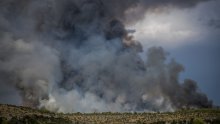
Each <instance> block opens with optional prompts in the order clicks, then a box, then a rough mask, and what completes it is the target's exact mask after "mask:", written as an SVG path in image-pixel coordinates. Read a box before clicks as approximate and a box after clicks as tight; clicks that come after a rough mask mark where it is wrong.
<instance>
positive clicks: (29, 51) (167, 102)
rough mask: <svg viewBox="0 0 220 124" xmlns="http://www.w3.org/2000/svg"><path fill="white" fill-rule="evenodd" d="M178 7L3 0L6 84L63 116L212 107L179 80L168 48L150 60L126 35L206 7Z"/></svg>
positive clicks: (147, 1) (0, 41)
mask: <svg viewBox="0 0 220 124" xmlns="http://www.w3.org/2000/svg"><path fill="white" fill-rule="evenodd" d="M177 1H178V0H166V2H165V1H164V2H162V1H159V0H154V1H153V0H143V1H141V0H140V1H138V0H120V1H119V0H108V1H107V0H62V1H60V0H37V1H36V0H19V1H17V0H1V1H0V83H1V85H4V88H5V86H7V87H8V89H16V92H18V93H19V96H20V97H21V99H22V105H24V106H29V107H34V108H45V109H48V110H50V111H57V112H94V111H96V112H106V111H112V112H125V111H173V110H176V109H180V108H184V107H193V108H203V107H205V108H207V107H212V102H211V101H210V100H209V99H208V98H207V96H206V95H205V94H204V93H202V92H201V91H200V90H199V89H198V87H197V84H196V82H195V81H193V80H191V79H186V80H185V81H184V82H180V81H179V79H178V78H179V74H180V73H181V72H182V71H183V70H184V67H183V66H182V65H181V64H179V63H177V62H176V61H175V60H174V59H172V60H170V61H168V60H166V58H167V53H166V52H165V51H164V50H163V48H161V47H152V48H150V49H148V52H147V53H146V56H147V60H146V61H144V60H143V59H142V58H141V57H140V56H139V53H140V52H142V46H141V44H140V43H139V42H138V41H135V40H134V38H133V37H132V35H131V34H129V30H127V29H126V28H125V24H128V23H134V22H136V21H138V20H140V19H141V18H142V17H143V16H144V14H145V13H146V12H147V11H150V10H152V9H155V8H160V7H165V6H167V7H179V8H187V7H193V6H195V5H196V4H198V3H199V2H202V1H204V0H185V1H184V2H181V1H178V2H177ZM132 16H133V18H131V17H132ZM6 89H7V88H6ZM10 91H11V90H10ZM1 95H5V96H7V95H6V94H1ZM4 99H7V98H4ZM8 99H10V98H8ZM1 102H4V101H1Z"/></svg>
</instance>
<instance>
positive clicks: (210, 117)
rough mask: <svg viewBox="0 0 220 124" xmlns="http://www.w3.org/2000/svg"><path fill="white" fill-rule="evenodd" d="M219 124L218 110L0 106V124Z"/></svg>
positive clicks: (219, 114)
mask: <svg viewBox="0 0 220 124" xmlns="http://www.w3.org/2000/svg"><path fill="white" fill-rule="evenodd" d="M186 123H187V124H206V123H207V124H220V109H197V110H181V111H177V112H166V113H159V112H157V113H135V112H134V113H111V112H105V113H87V114H83V113H73V114H63V113H53V112H49V111H47V110H44V109H41V110H38V109H32V108H28V107H22V106H14V105H3V104H0V124H186Z"/></svg>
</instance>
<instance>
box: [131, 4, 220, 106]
mask: <svg viewBox="0 0 220 124" xmlns="http://www.w3.org/2000/svg"><path fill="white" fill-rule="evenodd" d="M219 6H220V1H219V0H210V1H208V2H202V3H200V4H198V5H197V6H196V7H193V8H187V9H178V8H168V9H167V8H165V9H163V10H162V11H159V12H158V11H157V12H152V11H151V12H148V13H147V14H146V15H145V19H144V20H142V21H139V22H138V23H137V24H135V25H131V26H128V28H131V29H136V32H135V33H134V36H135V39H137V40H139V41H140V42H141V43H142V44H143V46H144V49H145V50H146V49H147V48H148V47H151V46H163V47H164V48H165V50H166V51H168V52H169V54H170V55H169V56H170V57H171V58H175V59H176V60H177V61H178V62H179V63H181V64H183V65H184V67H185V71H184V73H182V75H181V79H182V80H183V79H185V78H191V79H193V80H195V81H197V82H198V85H199V88H200V89H201V91H202V92H205V93H206V94H207V95H208V97H209V98H210V99H212V100H213V102H214V104H217V105H220V95H219V88H220V82H219V80H220V55H219V54H220V14H219V13H220V8H219Z"/></svg>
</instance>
